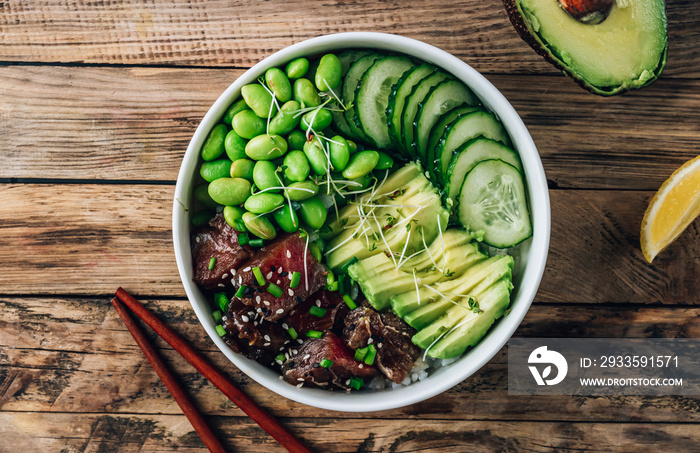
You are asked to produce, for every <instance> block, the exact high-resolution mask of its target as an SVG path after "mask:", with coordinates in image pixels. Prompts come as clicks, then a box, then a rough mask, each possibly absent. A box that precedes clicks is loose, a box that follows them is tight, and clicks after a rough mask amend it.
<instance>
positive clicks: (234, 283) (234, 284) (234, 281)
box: [231, 278, 236, 286]
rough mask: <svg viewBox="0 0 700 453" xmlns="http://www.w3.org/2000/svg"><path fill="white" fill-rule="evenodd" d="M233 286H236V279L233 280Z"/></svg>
mask: <svg viewBox="0 0 700 453" xmlns="http://www.w3.org/2000/svg"><path fill="white" fill-rule="evenodd" d="M231 286H236V279H235V278H232V279H231Z"/></svg>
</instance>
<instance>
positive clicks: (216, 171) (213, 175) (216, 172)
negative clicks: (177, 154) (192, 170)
mask: <svg viewBox="0 0 700 453" xmlns="http://www.w3.org/2000/svg"><path fill="white" fill-rule="evenodd" d="M230 172H231V161H230V160H228V159H217V160H212V161H209V162H204V163H202V166H201V167H200V168H199V174H200V175H201V176H202V178H204V180H205V181H209V182H212V181H214V180H215V179H219V178H225V177H227V176H229V173H230Z"/></svg>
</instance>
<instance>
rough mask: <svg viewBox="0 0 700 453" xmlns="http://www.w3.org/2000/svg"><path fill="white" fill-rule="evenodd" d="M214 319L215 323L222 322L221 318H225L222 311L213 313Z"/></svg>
mask: <svg viewBox="0 0 700 453" xmlns="http://www.w3.org/2000/svg"><path fill="white" fill-rule="evenodd" d="M211 315H212V317H213V318H214V322H221V317H222V316H224V315H223V314H222V313H221V310H216V311H213V312H212V313H211Z"/></svg>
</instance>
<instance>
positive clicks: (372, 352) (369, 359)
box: [365, 344, 377, 365]
mask: <svg viewBox="0 0 700 453" xmlns="http://www.w3.org/2000/svg"><path fill="white" fill-rule="evenodd" d="M376 356H377V348H375V347H374V345H373V344H371V345H369V346H367V355H366V356H365V363H366V364H367V365H374V358H375V357H376Z"/></svg>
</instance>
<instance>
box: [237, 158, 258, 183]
mask: <svg viewBox="0 0 700 453" xmlns="http://www.w3.org/2000/svg"><path fill="white" fill-rule="evenodd" d="M254 167H255V162H253V161H252V160H250V159H238V160H236V161H234V162H233V163H232V164H231V177H232V178H243V179H247V180H248V181H252V180H253V168H254Z"/></svg>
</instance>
